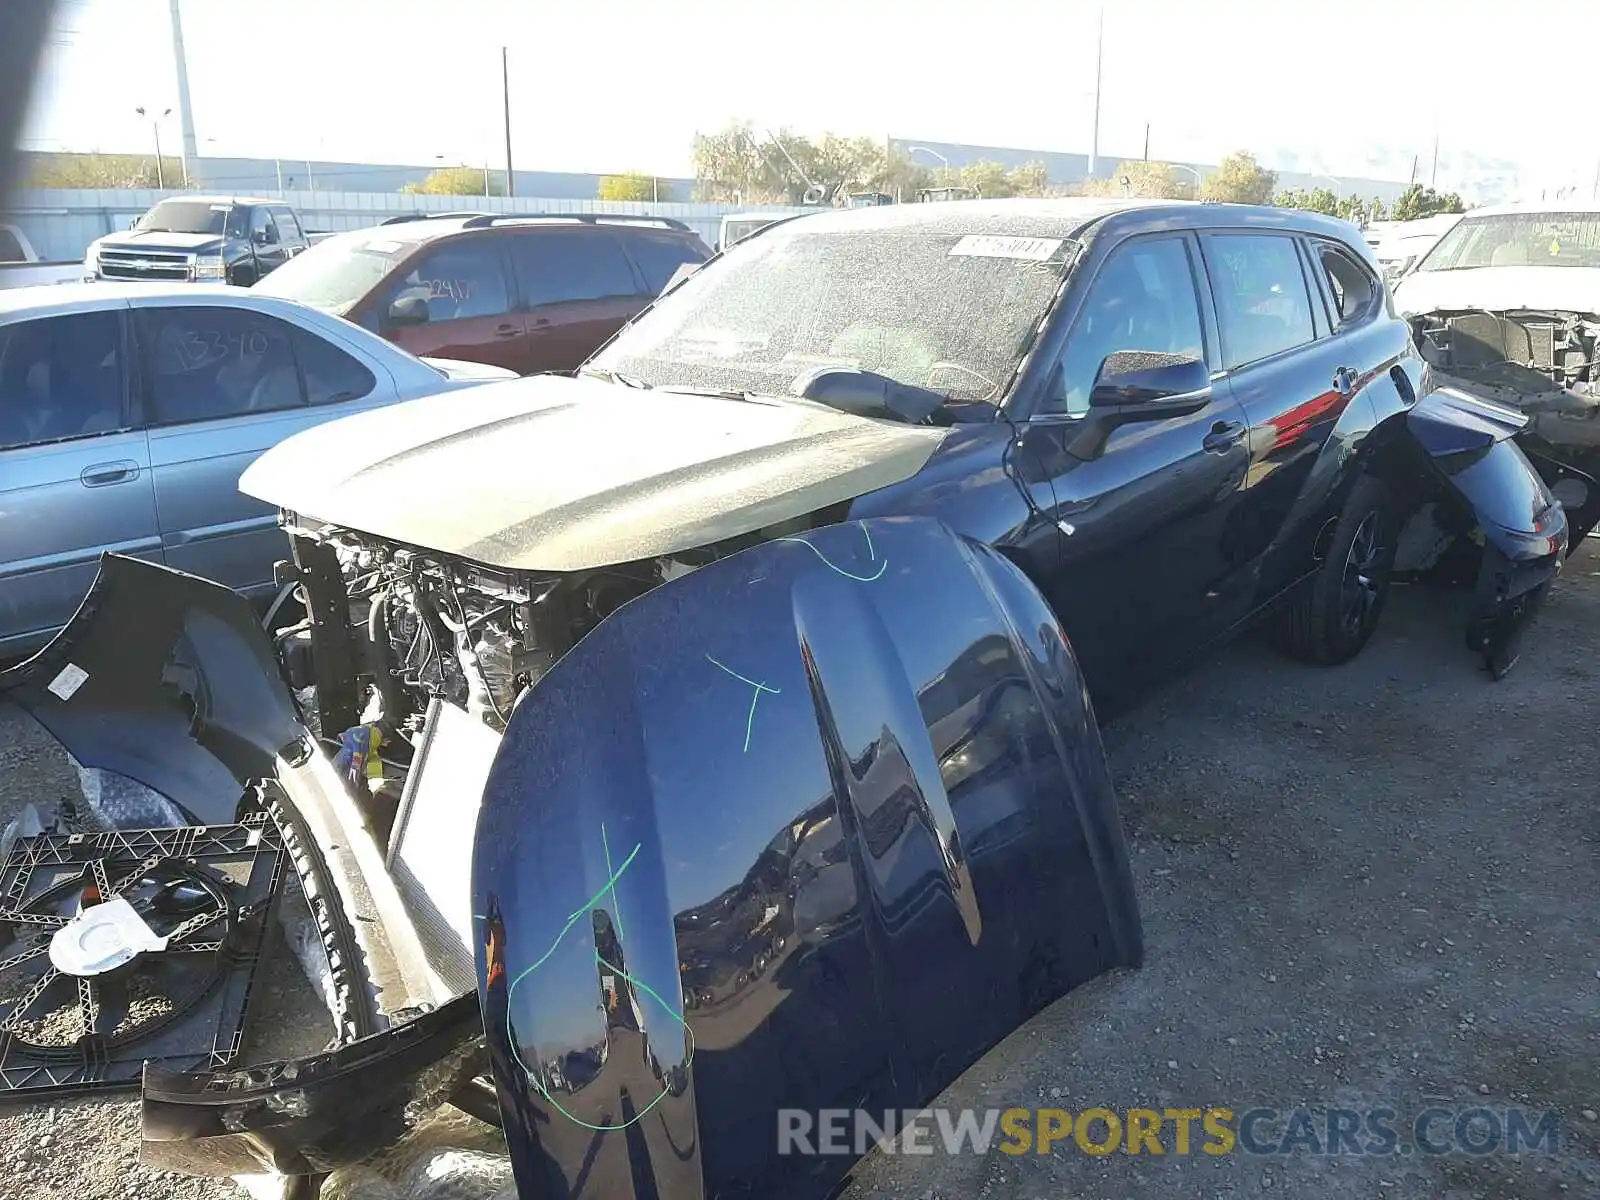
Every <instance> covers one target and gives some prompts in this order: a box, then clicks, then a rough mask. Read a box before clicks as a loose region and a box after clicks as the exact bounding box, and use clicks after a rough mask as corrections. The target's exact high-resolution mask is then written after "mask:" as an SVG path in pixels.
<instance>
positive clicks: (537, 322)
mask: <svg viewBox="0 0 1600 1200" xmlns="http://www.w3.org/2000/svg"><path fill="white" fill-rule="evenodd" d="M549 324H550V318H549V317H534V318H533V319H532V320H530V321H529V322H528V327H529V328H530V329H544V328H546V327H547V326H548V325H549Z"/></svg>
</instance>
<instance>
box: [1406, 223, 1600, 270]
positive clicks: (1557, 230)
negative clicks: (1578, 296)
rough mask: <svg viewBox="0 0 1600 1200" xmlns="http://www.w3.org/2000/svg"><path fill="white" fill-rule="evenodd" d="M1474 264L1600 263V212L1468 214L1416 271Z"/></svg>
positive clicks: (1565, 264)
mask: <svg viewBox="0 0 1600 1200" xmlns="http://www.w3.org/2000/svg"><path fill="white" fill-rule="evenodd" d="M1471 267H1600V213H1502V214H1500V215H1499V216H1492V217H1470V216H1469V217H1465V218H1463V219H1462V220H1461V222H1460V223H1459V224H1457V225H1456V226H1455V228H1454V229H1452V230H1450V232H1449V233H1447V234H1445V235H1444V236H1443V237H1442V238H1440V239H1439V244H1438V245H1436V246H1435V247H1434V248H1433V252H1432V253H1430V254H1429V255H1428V257H1427V258H1425V259H1423V260H1422V262H1421V263H1419V264H1418V265H1417V270H1418V271H1459V270H1465V269H1468V268H1471Z"/></svg>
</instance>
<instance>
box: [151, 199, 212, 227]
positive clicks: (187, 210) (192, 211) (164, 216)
mask: <svg viewBox="0 0 1600 1200" xmlns="http://www.w3.org/2000/svg"><path fill="white" fill-rule="evenodd" d="M232 209H233V205H231V204H208V203H207V202H205V201H203V200H163V201H162V202H161V203H160V204H157V205H156V206H155V207H154V208H152V209H151V210H150V211H149V212H147V213H145V215H144V216H143V217H142V218H141V219H140V221H139V232H141V233H218V234H220V233H221V232H222V231H223V229H224V227H226V225H227V223H228V213H229V212H231V211H232Z"/></svg>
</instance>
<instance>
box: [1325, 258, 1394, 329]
mask: <svg viewBox="0 0 1600 1200" xmlns="http://www.w3.org/2000/svg"><path fill="white" fill-rule="evenodd" d="M1317 255H1318V257H1319V258H1320V259H1321V261H1322V269H1323V270H1324V271H1326V272H1327V275H1328V288H1329V290H1330V291H1331V292H1332V293H1333V304H1334V309H1335V312H1334V322H1335V328H1338V329H1342V328H1344V327H1345V326H1347V325H1354V324H1357V323H1359V322H1361V321H1364V320H1366V318H1367V317H1369V316H1371V315H1372V313H1373V311H1374V310H1375V309H1376V308H1377V306H1378V302H1379V301H1380V299H1381V298H1382V295H1383V288H1382V285H1381V284H1379V283H1378V281H1377V280H1376V279H1374V278H1373V277H1372V275H1371V273H1370V272H1368V271H1367V269H1366V268H1365V267H1363V266H1362V265H1361V264H1360V263H1358V262H1356V260H1355V259H1354V258H1352V257H1351V256H1350V255H1348V254H1346V253H1345V252H1344V251H1343V250H1340V249H1338V248H1337V247H1335V246H1331V245H1328V244H1327V243H1319V244H1318V245H1317Z"/></svg>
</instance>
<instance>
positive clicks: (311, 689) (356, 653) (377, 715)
mask: <svg viewBox="0 0 1600 1200" xmlns="http://www.w3.org/2000/svg"><path fill="white" fill-rule="evenodd" d="M847 508H848V504H847V503H846V504H839V505H832V506H829V507H828V508H826V509H823V510H821V511H819V512H816V513H813V514H811V515H809V516H805V517H799V518H795V519H792V520H789V521H785V522H783V523H782V524H780V525H775V526H772V527H769V528H765V529H761V530H759V531H757V532H754V533H751V534H748V535H745V536H742V537H738V538H734V539H730V540H728V541H727V542H723V543H717V544H714V545H711V546H706V547H703V548H698V549H695V550H691V551H686V552H684V553H682V554H679V555H675V556H673V557H670V558H659V559H655V560H651V561H646V562H639V563H625V564H620V565H618V566H615V567H606V568H602V569H597V570H592V571H583V572H573V573H567V574H555V573H547V574H536V573H530V572H520V571H511V570H506V569H502V568H498V567H490V566H486V565H484V564H482V563H477V562H472V561H470V560H467V559H461V558H455V557H453V556H451V555H448V554H444V553H441V552H439V551H427V550H420V549H416V548H413V547H408V546H404V545H401V544H400V543H397V542H392V541H388V540H386V539H383V538H380V537H377V536H374V535H372V534H367V533H357V532H353V531H350V530H346V529H342V528H339V527H336V526H330V525H324V524H321V523H318V522H304V521H301V520H300V519H299V518H296V517H293V516H288V515H286V517H285V525H286V527H287V529H288V531H289V534H290V538H291V542H292V544H293V547H294V553H295V560H296V564H295V565H296V571H295V574H296V576H297V578H296V580H295V581H294V583H293V585H292V586H294V587H295V588H296V589H297V590H298V597H299V599H300V601H301V603H302V605H303V607H304V608H305V609H306V611H307V613H308V616H307V617H306V619H305V620H304V621H301V622H300V623H298V624H296V625H292V626H289V627H287V628H285V629H282V630H280V631H279V632H278V634H277V639H278V642H279V647H280V657H281V659H282V661H283V663H284V665H285V668H286V672H287V674H288V677H289V681H290V683H291V685H292V686H293V687H294V689H295V692H296V694H297V695H298V696H299V697H300V698H301V701H302V704H303V705H306V702H308V701H311V702H313V703H311V704H310V705H308V706H307V707H308V708H309V709H314V711H307V713H306V716H307V717H308V718H309V719H313V720H314V722H315V724H314V725H313V726H312V727H313V728H316V729H318V730H319V731H320V733H321V734H322V736H323V737H324V739H325V740H327V739H330V738H332V737H333V736H335V735H337V734H338V733H339V731H340V730H342V729H345V728H348V727H350V726H352V725H355V724H357V723H358V722H359V723H363V724H376V725H378V726H379V727H380V728H381V729H382V730H383V732H384V735H385V744H386V745H389V746H391V747H395V746H396V745H397V742H398V743H401V744H414V743H415V740H416V737H417V735H418V734H419V732H420V730H421V727H422V722H423V718H424V715H425V713H426V711H427V709H428V705H429V702H430V700H431V699H432V698H434V697H438V698H439V699H441V700H442V701H443V702H445V703H447V704H450V705H453V706H455V707H456V708H459V709H463V710H465V711H466V712H467V713H468V714H470V715H471V716H472V717H473V718H474V719H475V720H478V721H480V722H482V723H483V724H484V725H486V726H488V727H489V728H490V729H492V730H494V731H495V732H500V731H503V730H504V729H505V726H506V723H507V721H508V720H509V719H510V716H511V711H512V709H513V708H514V707H515V706H516V704H517V701H518V700H519V699H520V698H521V697H522V695H523V694H524V693H525V692H526V691H527V690H528V689H529V688H531V687H533V686H535V685H536V684H537V683H538V682H539V681H540V680H541V679H542V678H543V677H544V675H545V673H546V672H548V671H549V670H550V668H551V667H552V666H554V665H555V663H556V662H557V661H559V660H560V658H561V657H562V656H563V655H564V654H566V653H567V651H569V650H570V649H572V647H573V646H574V645H576V644H577V642H578V641H579V639H581V638H582V637H583V636H584V635H585V634H587V633H588V632H589V631H590V630H592V629H593V628H594V627H595V626H597V625H598V624H600V622H601V621H603V620H605V619H606V618H607V617H608V616H610V615H611V614H612V613H613V612H615V611H616V610H617V609H618V608H621V607H622V606H623V605H624V604H626V603H627V602H628V601H630V600H633V599H635V598H636V597H638V596H642V595H644V594H645V593H646V592H649V591H652V590H653V589H655V588H657V587H659V586H660V585H661V584H663V583H667V582H669V581H671V580H673V579H677V578H681V577H682V576H684V575H687V574H689V573H690V572H691V571H694V570H696V569H697V568H699V567H702V566H705V565H707V564H709V563H712V562H715V561H717V560H718V559H721V558H725V557H727V556H728V555H730V554H735V553H738V552H739V551H741V550H744V549H747V548H749V547H750V546H754V545H758V544H760V543H762V542H767V541H772V540H775V539H778V538H782V537H789V536H793V535H795V534H798V533H801V532H804V531H805V530H808V529H812V528H817V527H820V526H824V525H830V524H833V523H835V522H837V521H839V520H841V519H842V518H843V516H844V513H845V510H846V509H847ZM314 628H315V629H316V633H317V635H318V636H317V637H316V639H315V640H316V643H317V647H318V649H317V653H313V651H312V645H313V629H314ZM345 631H349V632H348V635H346V634H345ZM341 645H342V646H343V647H344V649H345V650H346V651H347V652H346V653H343V654H340V653H338V650H339V648H340V647H341ZM401 753H402V755H403V754H404V751H403V749H402V750H401ZM390 765H402V766H403V759H402V760H399V761H391V763H390Z"/></svg>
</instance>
